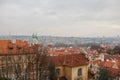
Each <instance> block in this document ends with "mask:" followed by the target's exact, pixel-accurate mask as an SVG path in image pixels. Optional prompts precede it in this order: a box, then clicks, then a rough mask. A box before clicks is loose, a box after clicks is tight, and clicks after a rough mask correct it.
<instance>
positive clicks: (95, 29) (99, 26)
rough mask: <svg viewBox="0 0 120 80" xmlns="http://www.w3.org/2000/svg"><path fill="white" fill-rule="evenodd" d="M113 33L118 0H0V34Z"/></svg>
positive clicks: (119, 26)
mask: <svg viewBox="0 0 120 80" xmlns="http://www.w3.org/2000/svg"><path fill="white" fill-rule="evenodd" d="M9 33H11V34H17V35H32V33H38V35H52V36H82V37H83V36H88V37H89V36H117V35H119V34H120V0H0V35H7V34H9Z"/></svg>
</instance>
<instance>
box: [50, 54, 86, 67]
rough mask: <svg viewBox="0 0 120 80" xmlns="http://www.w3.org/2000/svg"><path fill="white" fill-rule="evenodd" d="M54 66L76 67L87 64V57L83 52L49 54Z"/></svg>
mask: <svg viewBox="0 0 120 80" xmlns="http://www.w3.org/2000/svg"><path fill="white" fill-rule="evenodd" d="M49 58H50V59H52V60H53V61H54V62H55V65H56V66H69V67H76V66H82V65H87V64H88V59H87V58H86V57H85V55H84V54H67V55H59V56H49Z"/></svg>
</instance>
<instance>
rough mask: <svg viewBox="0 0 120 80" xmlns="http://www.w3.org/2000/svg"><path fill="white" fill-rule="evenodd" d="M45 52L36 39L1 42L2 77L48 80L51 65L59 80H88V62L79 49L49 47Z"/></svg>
mask: <svg viewBox="0 0 120 80" xmlns="http://www.w3.org/2000/svg"><path fill="white" fill-rule="evenodd" d="M42 48H43V47H41V45H40V44H39V42H38V38H37V37H36V36H35V35H33V36H32V38H31V40H30V42H28V41H23V40H16V39H14V40H0V77H6V78H10V79H12V80H16V79H17V80H40V78H41V77H42V79H46V80H49V76H50V70H48V69H49V68H48V67H49V66H50V65H51V61H52V62H53V63H54V66H55V75H56V76H57V79H58V80H88V59H87V58H86V56H85V55H84V54H83V53H82V52H81V51H80V49H78V48H76V49H73V48H72V47H71V48H67V49H51V48H49V47H46V49H45V50H46V51H44V50H43V49H42ZM43 54H45V56H44V55H43ZM43 68H44V69H43ZM42 69H43V70H42ZM46 72H48V73H46ZM47 74H49V75H47Z"/></svg>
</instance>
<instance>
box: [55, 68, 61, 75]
mask: <svg viewBox="0 0 120 80" xmlns="http://www.w3.org/2000/svg"><path fill="white" fill-rule="evenodd" d="M56 74H57V76H59V75H60V69H59V68H58V69H56Z"/></svg>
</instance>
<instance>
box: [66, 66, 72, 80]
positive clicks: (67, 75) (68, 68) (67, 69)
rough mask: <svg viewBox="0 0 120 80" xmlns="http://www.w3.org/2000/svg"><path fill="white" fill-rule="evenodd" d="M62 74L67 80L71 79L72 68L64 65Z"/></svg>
mask: <svg viewBox="0 0 120 80" xmlns="http://www.w3.org/2000/svg"><path fill="white" fill-rule="evenodd" d="M64 71H65V73H64V75H65V77H66V78H67V80H72V68H71V67H64Z"/></svg>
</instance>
